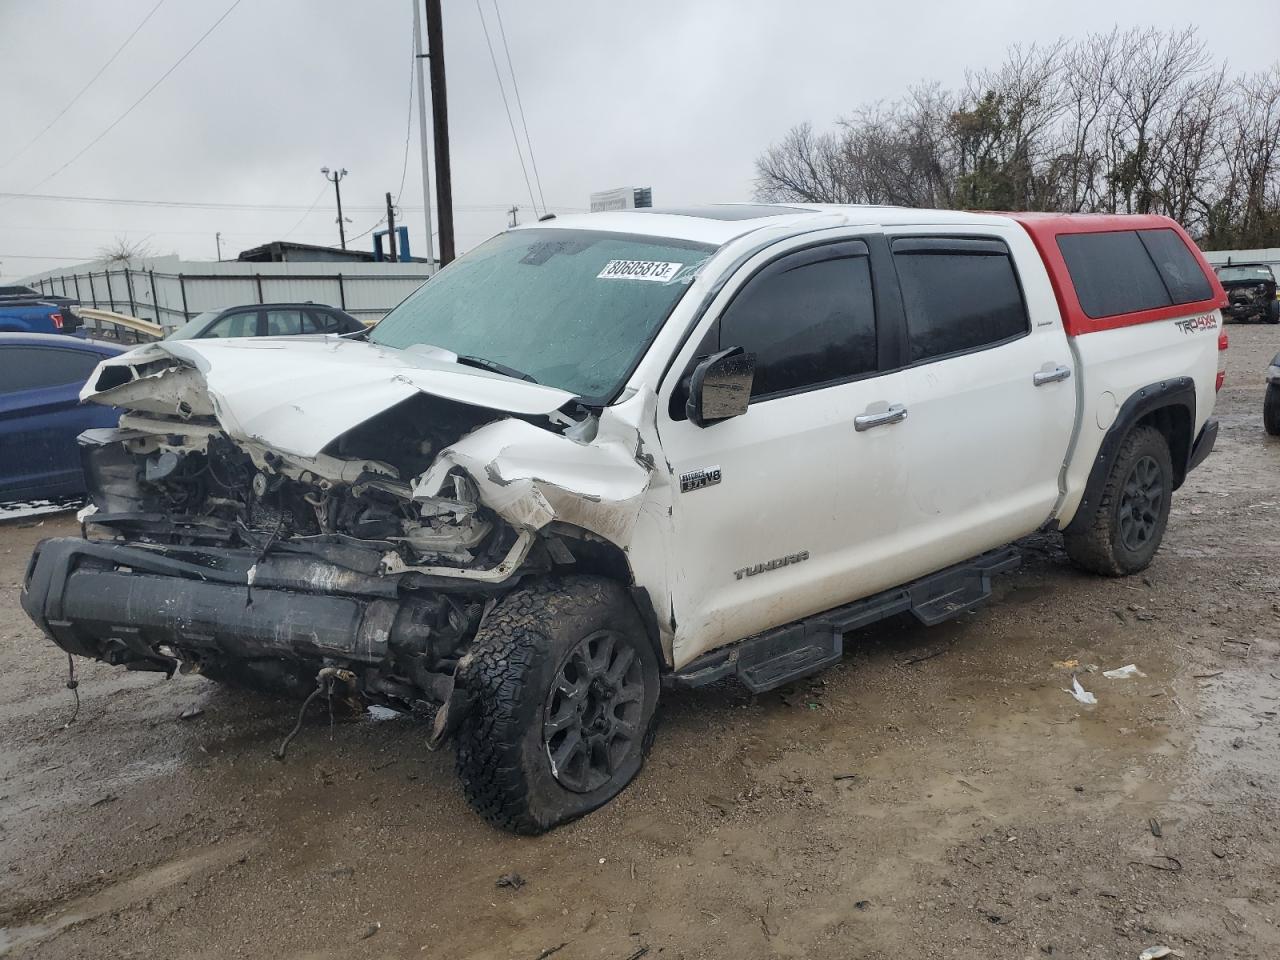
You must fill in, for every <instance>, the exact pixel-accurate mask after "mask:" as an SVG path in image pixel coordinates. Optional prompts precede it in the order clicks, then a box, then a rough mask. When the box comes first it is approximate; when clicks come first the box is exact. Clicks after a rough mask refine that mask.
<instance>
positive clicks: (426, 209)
mask: <svg viewBox="0 0 1280 960" xmlns="http://www.w3.org/2000/svg"><path fill="white" fill-rule="evenodd" d="M409 3H410V4H411V5H412V6H413V68H414V72H415V73H416V74H417V75H418V148H419V150H420V151H421V153H422V206H423V216H424V218H425V219H426V224H427V261H428V262H429V263H430V262H433V261H434V260H435V258H436V241H435V238H434V237H433V236H432V234H433V233H434V232H435V228H434V226H433V225H432V217H431V167H430V165H429V164H428V163H427V94H426V89H425V88H424V87H423V81H422V61H423V60H425V59H426V54H424V53H423V52H422V12H421V10H420V9H419V7H420V6H421V5H420V4H419V3H418V0H409Z"/></svg>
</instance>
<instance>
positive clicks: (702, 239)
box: [515, 203, 1011, 246]
mask: <svg viewBox="0 0 1280 960" xmlns="http://www.w3.org/2000/svg"><path fill="white" fill-rule="evenodd" d="M833 216H838V217H840V218H842V222H843V223H844V224H849V225H861V224H866V225H868V226H898V225H913V226H916V225H918V226H923V225H926V224H955V225H957V226H960V225H964V226H982V225H993V224H997V223H999V224H1008V223H1010V222H1011V221H1010V218H1009V217H1008V216H1004V215H1001V214H992V213H968V212H965V211H960V210H925V209H918V208H914V207H889V206H870V205H855V204H834V203H785V204H764V203H717V204H707V205H705V206H695V207H678V208H670V209H664V208H661V207H656V208H652V209H644V208H641V209H636V210H617V211H610V212H607V213H584V214H575V215H572V216H563V217H559V216H558V217H555V218H554V219H551V220H540V221H536V222H533V223H528V224H521V225H520V226H519V227H516V228H515V229H517V230H528V229H536V228H539V227H544V228H552V229H575V230H603V231H607V232H609V233H631V234H638V235H641V236H651V237H668V238H672V239H677V240H689V241H693V242H695V243H706V244H711V245H713V246H721V245H722V244H725V243H728V242H729V241H730V240H735V239H737V238H738V237H741V236H744V235H746V234H748V233H753V232H755V231H756V230H761V229H764V228H766V227H784V226H791V227H794V228H795V231H796V232H797V233H802V232H804V231H805V230H806V229H811V228H813V227H817V226H819V225H820V224H822V223H824V222H826V223H827V224H828V225H832V226H834V225H835V224H831V222H830V221H831V219H832V217H833Z"/></svg>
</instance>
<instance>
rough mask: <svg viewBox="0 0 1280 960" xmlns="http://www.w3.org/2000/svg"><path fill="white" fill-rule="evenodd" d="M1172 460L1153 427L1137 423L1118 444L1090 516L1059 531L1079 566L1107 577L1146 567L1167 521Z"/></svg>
mask: <svg viewBox="0 0 1280 960" xmlns="http://www.w3.org/2000/svg"><path fill="white" fill-rule="evenodd" d="M1172 493H1173V460H1172V458H1171V457H1170V455H1169V444H1168V441H1166V440H1165V438H1164V434H1162V433H1161V432H1160V431H1159V430H1157V429H1156V428H1155V427H1137V428H1135V429H1134V430H1132V431H1130V433H1129V435H1128V436H1127V437H1125V439H1124V442H1123V443H1122V444H1121V445H1120V450H1119V452H1118V453H1117V455H1116V459H1115V462H1114V463H1112V465H1111V471H1110V473H1108V474H1107V480H1106V483H1105V484H1104V485H1103V488H1102V495H1101V497H1099V499H1098V504H1097V506H1096V507H1095V508H1094V511H1093V515H1092V516H1090V517H1087V518H1085V520H1086V522H1084V523H1083V524H1082V528H1081V529H1079V530H1076V531H1071V530H1068V531H1067V532H1066V533H1065V534H1064V535H1063V543H1064V545H1065V546H1066V548H1067V556H1068V557H1070V558H1071V561H1072V562H1073V563H1074V564H1075V565H1076V566H1078V567H1080V568H1082V569H1084V570H1088V571H1090V572H1091V573H1098V574H1102V575H1103V576H1108V577H1122V576H1127V575H1128V574H1131V573H1137V572H1138V571H1140V570H1145V569H1146V568H1147V566H1148V565H1149V564H1150V563H1151V559H1152V557H1154V556H1155V553H1156V550H1158V549H1159V548H1160V541H1161V540H1163V539H1164V531H1165V527H1166V526H1167V525H1168V522H1169V505H1170V497H1171V495H1172Z"/></svg>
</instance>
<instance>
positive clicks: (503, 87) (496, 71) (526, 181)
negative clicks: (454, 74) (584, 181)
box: [476, 0, 538, 214]
mask: <svg viewBox="0 0 1280 960" xmlns="http://www.w3.org/2000/svg"><path fill="white" fill-rule="evenodd" d="M476 13H477V14H479V16H480V26H481V28H482V29H483V30H484V42H485V43H486V44H487V45H488V47H489V59H490V60H491V61H492V62H493V76H494V78H495V79H496V80H497V81H498V92H499V93H500V94H502V108H503V109H504V110H506V111H507V123H508V124H510V126H511V140H512V142H513V143H514V144H515V145H516V157H517V158H518V159H519V160H520V172H521V173H523V174H524V185H525V186H526V187H528V188H529V202H530V203H531V204H533V212H534V213H535V214H536V213H537V212H538V200H537V198H536V197H535V196H534V195H533V184H532V183H530V182H529V170H528V168H527V167H526V166H525V165H524V153H523V151H521V149H520V137H519V135H518V134H517V133H516V122H515V121H514V120H513V119H511V105H510V104H509V103H507V87H506V84H504V83H503V82H502V72H501V71H500V70H499V69H498V58H497V57H496V56H495V55H494V52H493V42H492V41H491V40H490V39H489V25H488V24H487V23H485V20H484V11H483V10H482V9H481V8H480V0H476Z"/></svg>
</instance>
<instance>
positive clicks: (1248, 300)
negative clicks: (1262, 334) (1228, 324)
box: [1218, 263, 1280, 323]
mask: <svg viewBox="0 0 1280 960" xmlns="http://www.w3.org/2000/svg"><path fill="white" fill-rule="evenodd" d="M1218 282H1219V283H1221V284H1222V287H1223V289H1224V290H1226V291H1227V305H1226V306H1225V307H1224V308H1223V309H1222V316H1223V319H1224V320H1263V321H1266V322H1267V323H1280V300H1277V299H1276V278H1275V274H1274V273H1272V272H1271V268H1270V267H1269V266H1267V264H1265V263H1233V264H1230V265H1229V266H1225V267H1218Z"/></svg>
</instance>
